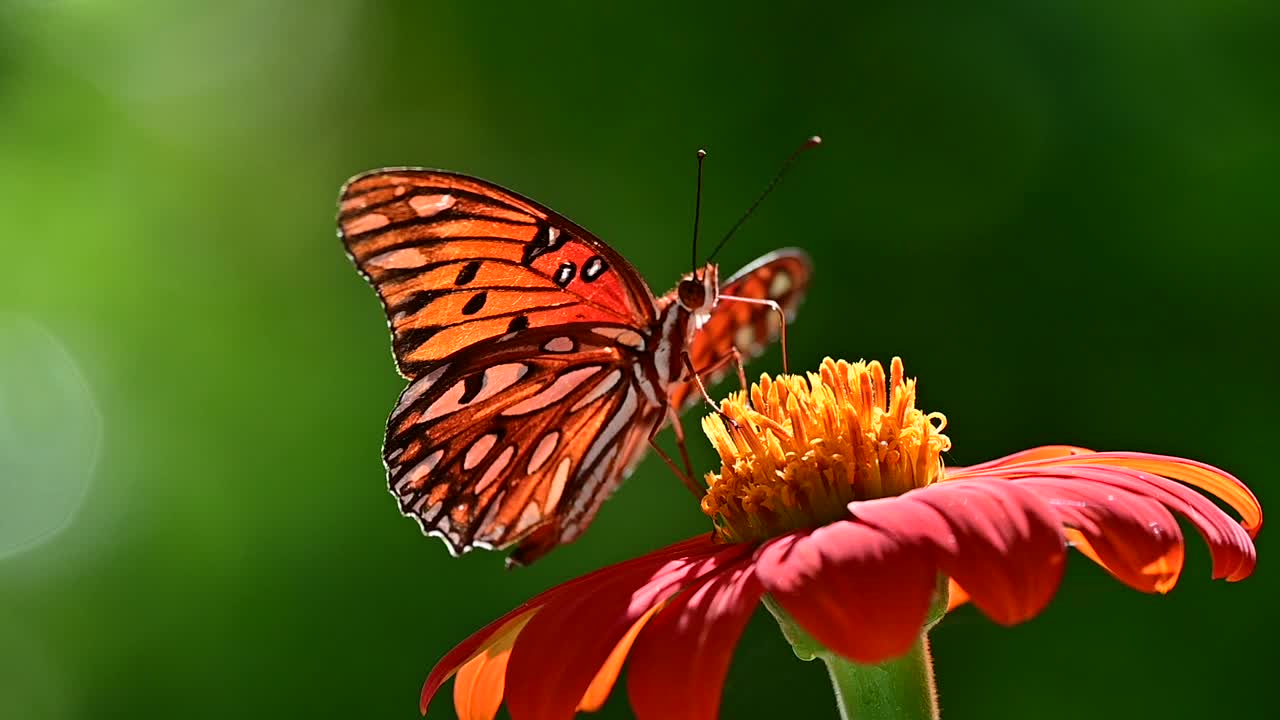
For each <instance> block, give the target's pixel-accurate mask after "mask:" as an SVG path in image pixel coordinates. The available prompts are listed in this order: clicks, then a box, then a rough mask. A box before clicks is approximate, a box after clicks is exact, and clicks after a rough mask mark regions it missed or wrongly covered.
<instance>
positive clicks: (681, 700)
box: [627, 560, 763, 720]
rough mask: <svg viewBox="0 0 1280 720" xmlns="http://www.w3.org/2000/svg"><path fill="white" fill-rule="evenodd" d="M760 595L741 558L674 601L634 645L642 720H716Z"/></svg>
mask: <svg viewBox="0 0 1280 720" xmlns="http://www.w3.org/2000/svg"><path fill="white" fill-rule="evenodd" d="M762 592H763V588H761V587H760V582H759V581H758V580H757V579H756V577H755V574H754V573H753V571H752V569H751V566H750V564H749V562H748V561H747V560H743V561H742V562H740V563H739V564H738V565H736V566H733V567H729V568H726V569H725V570H723V571H721V572H718V573H716V574H715V575H710V576H706V577H704V578H702V579H701V580H699V581H698V583H697V584H695V585H693V586H691V587H690V588H688V589H687V590H685V591H684V592H682V593H681V594H680V595H678V596H676V597H675V598H674V599H673V600H672V601H671V602H670V604H669V605H668V606H667V608H666V609H664V610H663V611H662V613H660V614H659V615H658V616H657V618H655V619H654V621H653V622H651V623H650V624H649V627H648V629H647V630H645V632H644V635H643V636H642V637H641V638H640V642H638V643H636V647H635V649H634V650H633V651H632V659H631V666H630V668H629V669H628V670H627V694H628V696H629V697H630V698H631V708H632V710H633V711H634V712H635V715H636V717H637V718H639V720H711V719H712V718H715V717H716V715H717V711H718V708H719V707H720V696H721V694H722V691H723V688H724V679H725V675H726V674H727V673H728V671H729V660H730V659H731V658H732V656H733V648H734V646H736V645H737V644H738V638H739V637H740V636H741V635H742V629H743V628H744V627H745V626H746V624H747V620H749V619H750V618H751V613H752V612H753V611H754V610H755V608H756V605H757V603H759V601H760V594H761V593H762Z"/></svg>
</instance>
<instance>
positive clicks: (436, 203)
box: [409, 195, 457, 217]
mask: <svg viewBox="0 0 1280 720" xmlns="http://www.w3.org/2000/svg"><path fill="white" fill-rule="evenodd" d="M455 202H457V201H456V200H454V197H453V196H452V195H415V196H413V197H411V198H409V207H411V208H413V211H414V212H416V213H418V217H431V216H432V215H438V214H440V213H442V212H444V211H445V210H448V209H449V208H451V207H453V204H454V203H455Z"/></svg>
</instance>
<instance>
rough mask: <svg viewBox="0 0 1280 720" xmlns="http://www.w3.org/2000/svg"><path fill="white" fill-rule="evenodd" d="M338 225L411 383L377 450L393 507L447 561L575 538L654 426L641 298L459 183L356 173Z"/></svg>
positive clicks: (579, 250) (650, 320) (566, 235)
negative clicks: (477, 550)
mask: <svg viewBox="0 0 1280 720" xmlns="http://www.w3.org/2000/svg"><path fill="white" fill-rule="evenodd" d="M338 220H339V227H340V234H341V236H342V238H343V241H344V242H345V244H346V246H347V249H348V252H349V253H350V255H351V257H352V259H353V260H354V262H355V263H356V266H357V267H358V268H359V269H360V271H361V272H362V273H363V274H364V275H365V277H366V278H367V279H368V280H369V282H370V283H371V284H372V285H373V286H374V288H375V289H376V291H377V293H378V296H379V297H380V298H381V300H382V303H383V306H384V308H385V309H386V312H387V317H388V320H389V324H390V326H391V332H392V344H393V348H394V352H395V357H396V362H397V365H398V367H399V369H400V372H401V374H403V375H404V376H405V377H406V378H408V379H410V380H412V381H413V382H411V383H410V385H409V386H408V387H407V388H406V389H405V391H404V392H403V393H402V394H401V397H400V402H399V404H398V405H397V407H396V408H395V410H394V411H393V412H392V415H391V417H390V419H389V420H388V424H387V440H386V444H385V446H384V449H383V454H384V460H385V462H386V465H387V473H388V483H389V485H390V489H391V492H392V494H393V495H395V496H396V498H397V499H398V500H399V503H400V507H401V511H402V512H404V513H405V514H407V515H410V516H412V517H415V518H416V519H417V520H418V521H419V522H420V523H421V525H422V527H423V530H424V531H426V532H427V533H428V534H431V535H436V536H438V537H441V538H442V539H443V540H445V542H446V544H447V545H448V547H449V549H450V550H451V551H452V552H453V553H455V554H457V553H460V552H464V551H466V550H468V549H470V548H472V547H486V548H504V547H508V546H510V545H512V544H515V543H517V542H520V541H521V540H522V539H523V538H525V537H529V536H533V535H534V534H535V533H536V537H533V538H532V539H531V542H530V547H529V548H527V549H525V552H524V553H519V552H518V553H517V558H516V559H517V560H520V559H532V558H534V557H537V556H538V555H541V554H542V553H544V552H545V551H546V550H547V549H549V548H550V547H554V545H555V544H558V543H560V542H567V541H568V539H572V537H573V536H576V534H577V532H580V530H581V528H582V527H585V525H586V524H587V523H588V522H590V520H591V517H592V516H593V515H594V513H595V510H596V509H598V507H599V505H600V503H601V502H603V500H604V498H606V497H607V496H608V495H609V494H610V493H611V492H612V490H613V488H614V487H615V486H616V485H617V484H618V483H620V482H621V480H622V477H623V476H624V475H625V472H626V471H627V470H628V469H629V468H630V467H631V466H632V465H634V463H635V461H636V460H638V458H639V456H640V454H641V453H642V452H643V450H644V445H643V443H641V442H638V440H637V438H642V437H643V438H647V435H648V433H649V431H650V430H651V429H652V427H653V426H654V425H655V424H657V423H658V422H661V419H662V418H661V415H660V413H659V412H658V411H657V410H655V409H654V408H652V407H650V406H649V405H648V404H647V403H646V402H645V401H644V400H643V394H642V390H641V388H640V386H639V383H640V382H641V380H640V379H639V377H640V375H639V374H638V373H636V372H634V368H635V366H636V364H637V362H638V361H639V353H641V352H643V351H644V350H645V348H646V340H647V338H646V337H645V335H644V334H643V333H645V332H647V331H648V330H650V329H651V327H652V326H653V324H654V321H655V318H656V310H655V304H654V303H655V300H654V298H653V295H652V293H651V292H650V291H649V289H648V286H647V285H645V284H644V281H643V280H642V279H641V278H640V276H639V274H638V273H637V272H636V271H635V269H634V268H633V267H632V266H631V265H630V264H629V263H628V262H627V261H626V260H625V259H623V258H622V257H621V256H619V255H618V254H617V253H616V252H615V251H613V250H612V249H611V248H609V247H608V246H607V245H605V244H604V243H602V242H601V241H599V240H598V239H596V238H595V237H594V236H592V235H591V234H590V233H588V232H587V231H586V230H584V229H582V228H581V227H579V226H577V225H575V224H573V223H572V222H570V221H569V220H567V219H565V218H564V217H562V216H560V215H558V214H556V213H554V212H552V211H550V210H548V209H546V208H544V207H542V206H540V205H538V204H537V203H535V202H533V201H531V200H529V199H527V198H523V197H521V196H519V195H516V194H515V193H512V192H509V191H507V190H504V189H502V188H500V187H498V186H496V185H492V184H490V183H487V182H484V181H481V180H477V179H474V178H469V177H465V176H460V175H454V174H451V173H445V172H437V171H430V170H413V169H393V170H381V171H374V172H372V173H367V174H365V175H361V176H358V177H356V178H355V179H353V180H352V181H351V182H349V183H348V184H347V185H346V186H345V187H344V188H343V191H342V196H341V199H340V213H339V218H338Z"/></svg>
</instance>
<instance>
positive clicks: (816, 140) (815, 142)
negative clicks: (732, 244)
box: [707, 135, 822, 262]
mask: <svg viewBox="0 0 1280 720" xmlns="http://www.w3.org/2000/svg"><path fill="white" fill-rule="evenodd" d="M821 144H822V138H820V137H818V136H817V135H814V136H813V137H811V138H809V139H808V140H805V141H804V142H803V143H801V144H800V147H798V148H796V149H795V152H793V153H791V157H789V158H787V161H786V162H784V163H782V167H781V168H778V174H777V175H774V176H773V179H772V180H770V181H769V184H768V185H767V186H765V189H764V192H762V193H760V197H757V198H756V201H755V202H753V203H751V207H749V208H747V211H746V212H745V213H743V214H742V217H740V218H738V222H736V223H734V224H733V227H731V228H729V232H727V233H725V234H724V237H723V238H722V239H721V240H720V244H718V245H716V247H715V249H714V250H712V251H711V254H710V255H709V256H707V262H711V261H712V260H713V259H714V258H715V256H716V253H718V252H720V248H722V247H724V244H725V243H727V242H729V238H731V237H733V234H734V233H735V232H737V231H738V228H740V227H742V223H744V222H746V221H747V218H749V217H751V213H753V212H755V210H756V208H758V207H760V203H762V202H764V199H765V198H766V197H768V196H769V193H770V192H772V191H773V188H774V187H776V186H777V184H778V183H779V182H780V181H781V180H782V178H783V176H784V175H786V174H787V170H790V169H791V163H794V162H795V161H796V158H798V157H800V153H802V152H804V151H805V150H808V149H809V148H812V147H817V146H819V145H821Z"/></svg>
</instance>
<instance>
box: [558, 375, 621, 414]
mask: <svg viewBox="0 0 1280 720" xmlns="http://www.w3.org/2000/svg"><path fill="white" fill-rule="evenodd" d="M621 379H622V369H621V368H615V369H614V370H613V372H611V373H609V374H608V375H606V376H604V379H602V380H601V381H600V382H598V383H596V386H595V387H594V388H591V392H589V393H587V394H586V395H584V396H583V397H582V399H581V400H579V401H578V402H576V403H574V404H573V407H571V408H569V412H577V411H578V410H581V409H582V408H584V407H586V406H587V405H590V404H591V403H593V402H595V401H596V400H599V399H600V397H601V396H602V395H604V394H605V393H607V392H609V391H610V390H612V389H614V388H615V387H617V386H618V381H619V380H621Z"/></svg>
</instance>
